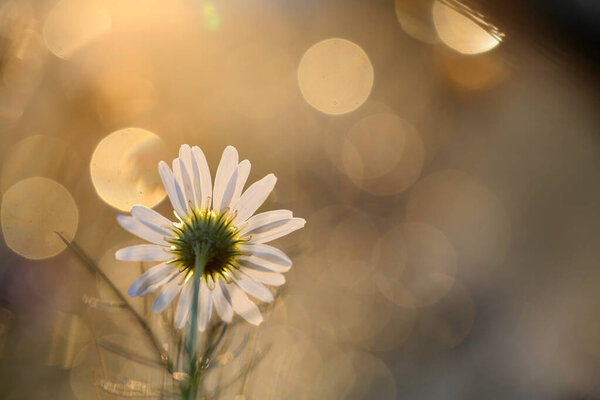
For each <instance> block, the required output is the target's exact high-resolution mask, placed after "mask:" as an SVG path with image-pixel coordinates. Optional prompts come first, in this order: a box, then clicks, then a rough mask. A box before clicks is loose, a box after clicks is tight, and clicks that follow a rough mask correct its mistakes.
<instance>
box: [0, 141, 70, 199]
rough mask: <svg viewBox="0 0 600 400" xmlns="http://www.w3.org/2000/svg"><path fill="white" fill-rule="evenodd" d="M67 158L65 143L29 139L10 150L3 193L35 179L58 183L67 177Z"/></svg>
mask: <svg viewBox="0 0 600 400" xmlns="http://www.w3.org/2000/svg"><path fill="white" fill-rule="evenodd" d="M32 154H35V157H32ZM68 158H69V152H68V146H67V143H66V142H65V141H64V140H62V139H59V138H56V137H53V136H46V135H32V136H28V137H26V138H24V139H22V140H20V141H19V142H17V143H16V144H14V145H13V146H11V148H10V150H9V151H8V152H7V153H6V155H5V158H4V163H3V165H2V172H1V175H0V176H1V177H2V183H1V184H0V190H1V191H2V192H5V191H6V190H7V189H8V188H9V187H10V186H12V185H14V184H15V183H17V182H19V181H21V180H22V179H25V178H30V177H32V176H43V177H46V178H53V179H55V178H57V177H58V176H60V175H61V174H64V167H65V160H67V159H68Z"/></svg>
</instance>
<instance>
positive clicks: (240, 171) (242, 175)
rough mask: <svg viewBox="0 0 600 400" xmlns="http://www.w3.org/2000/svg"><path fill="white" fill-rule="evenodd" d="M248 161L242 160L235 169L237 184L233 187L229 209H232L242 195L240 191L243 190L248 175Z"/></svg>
mask: <svg viewBox="0 0 600 400" xmlns="http://www.w3.org/2000/svg"><path fill="white" fill-rule="evenodd" d="M250 167H251V165H250V161H248V160H244V161H242V162H241V163H240V164H239V165H238V168H237V175H238V176H237V182H236V186H235V191H234V193H233V196H232V197H231V202H230V204H229V207H233V206H235V205H236V204H237V202H238V200H239V199H240V195H241V194H242V190H243V189H244V185H246V181H247V180H248V175H250Z"/></svg>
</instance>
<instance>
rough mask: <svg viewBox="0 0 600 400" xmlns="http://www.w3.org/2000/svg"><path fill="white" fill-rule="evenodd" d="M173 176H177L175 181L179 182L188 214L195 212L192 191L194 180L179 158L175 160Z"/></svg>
mask: <svg viewBox="0 0 600 400" xmlns="http://www.w3.org/2000/svg"><path fill="white" fill-rule="evenodd" d="M173 174H174V175H175V179H176V180H177V183H178V184H179V187H180V188H181V189H182V193H183V201H184V204H185V206H186V212H187V210H189V211H191V210H193V209H194V204H195V200H194V191H193V190H192V180H191V178H190V173H189V172H188V170H187V168H186V167H185V165H184V164H183V161H181V159H179V158H176V159H174V160H173Z"/></svg>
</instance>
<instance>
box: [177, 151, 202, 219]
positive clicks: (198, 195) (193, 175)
mask: <svg viewBox="0 0 600 400" xmlns="http://www.w3.org/2000/svg"><path fill="white" fill-rule="evenodd" d="M179 160H180V161H181V162H182V163H183V166H185V169H186V171H187V173H188V175H189V178H190V180H191V185H192V191H193V192H194V196H193V201H192V202H193V204H194V207H195V208H196V209H200V208H202V183H201V180H200V171H199V169H198V163H197V162H196V159H195V157H194V156H193V155H192V149H191V147H190V146H189V145H187V144H184V145H181V147H180V148H179Z"/></svg>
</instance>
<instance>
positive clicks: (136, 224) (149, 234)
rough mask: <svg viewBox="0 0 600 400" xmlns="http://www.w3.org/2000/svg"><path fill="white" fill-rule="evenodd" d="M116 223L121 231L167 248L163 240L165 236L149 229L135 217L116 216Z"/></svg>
mask: <svg viewBox="0 0 600 400" xmlns="http://www.w3.org/2000/svg"><path fill="white" fill-rule="evenodd" d="M117 222H119V225H121V226H122V227H123V229H125V230H126V231H128V232H130V233H133V234H134V235H136V236H138V237H140V238H142V239H145V240H147V241H149V242H152V243H156V244H162V245H163V246H168V243H167V241H166V240H165V235H163V234H160V233H158V232H157V231H155V230H153V229H151V228H150V227H148V226H147V225H145V224H143V223H142V222H141V221H139V220H137V219H136V218H135V217H130V216H129V215H117Z"/></svg>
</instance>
